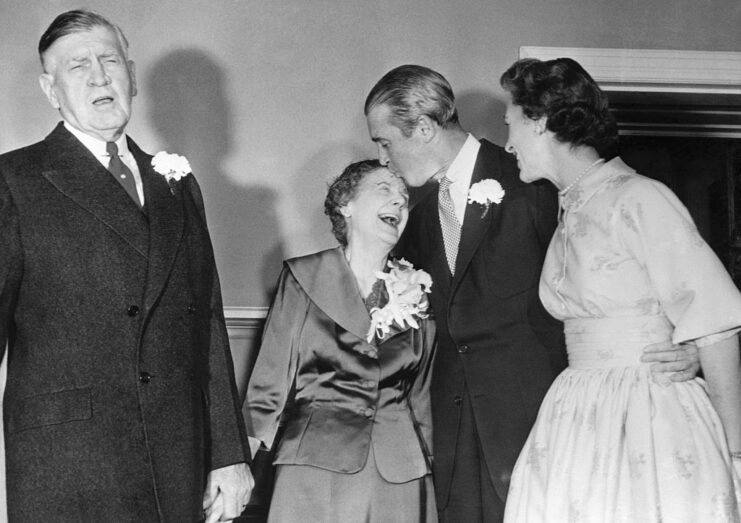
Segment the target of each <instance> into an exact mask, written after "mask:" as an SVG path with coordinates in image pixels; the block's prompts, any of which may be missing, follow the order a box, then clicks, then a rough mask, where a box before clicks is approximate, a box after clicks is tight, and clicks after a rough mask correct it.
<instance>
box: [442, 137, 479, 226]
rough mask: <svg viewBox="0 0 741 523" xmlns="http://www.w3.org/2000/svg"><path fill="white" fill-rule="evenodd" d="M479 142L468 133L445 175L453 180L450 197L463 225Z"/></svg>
mask: <svg viewBox="0 0 741 523" xmlns="http://www.w3.org/2000/svg"><path fill="white" fill-rule="evenodd" d="M480 148H481V142H479V141H478V140H477V139H476V138H475V137H474V136H473V135H472V134H471V133H468V137H467V138H466V141H465V142H464V143H463V146H462V147H461V150H460V151H458V154H457V155H456V157H455V159H454V160H453V163H451V164H450V167H448V170H447V172H446V173H445V176H447V177H448V178H449V179H450V180H451V182H452V183H451V185H450V199H451V200H453V207H454V208H455V215H456V217H457V218H458V222H459V223H460V224H461V225H463V218H464V217H465V215H466V205H467V204H468V189H469V188H470V186H471V178H472V177H473V169H474V167H475V166H476V159H477V158H478V156H479V149H480Z"/></svg>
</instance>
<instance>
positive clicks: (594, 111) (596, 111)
mask: <svg viewBox="0 0 741 523" xmlns="http://www.w3.org/2000/svg"><path fill="white" fill-rule="evenodd" d="M499 83H500V84H501V85H502V87H503V88H504V90H505V91H507V92H509V93H510V94H511V95H512V103H513V104H515V105H518V106H520V107H522V112H523V113H524V114H525V116H527V117H528V118H532V119H534V120H536V119H538V118H540V117H541V116H545V117H546V119H547V120H546V129H548V130H549V131H551V132H553V133H554V134H555V135H556V139H557V140H558V141H560V142H564V143H569V144H571V146H572V147H578V146H581V145H586V146H589V147H594V148H595V149H596V150H597V152H598V153H599V154H600V155H601V156H611V155H614V152H613V151H614V149H615V147H616V146H617V141H618V127H617V122H616V121H615V117H614V116H613V115H612V113H610V111H609V109H608V103H607V96H606V95H605V93H603V92H602V90H601V89H600V88H599V86H598V85H597V82H595V81H594V79H592V77H591V76H590V75H589V73H587V72H586V71H585V70H584V68H583V67H582V66H581V65H579V63H577V62H576V61H575V60H572V59H571V58H556V59H555V60H548V61H540V60H536V59H534V58H525V59H522V60H518V61H517V62H515V63H514V64H512V66H510V68H509V69H507V70H506V71H505V72H504V74H502V76H501V78H500V79H499Z"/></svg>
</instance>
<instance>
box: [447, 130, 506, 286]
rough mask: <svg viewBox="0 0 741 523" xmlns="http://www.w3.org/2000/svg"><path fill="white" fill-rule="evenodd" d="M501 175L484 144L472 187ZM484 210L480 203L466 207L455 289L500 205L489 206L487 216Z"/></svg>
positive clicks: (459, 246) (457, 259) (494, 218)
mask: <svg viewBox="0 0 741 523" xmlns="http://www.w3.org/2000/svg"><path fill="white" fill-rule="evenodd" d="M499 173H500V169H499V166H498V165H497V164H496V162H495V161H492V159H491V158H490V157H489V156H488V155H487V154H486V153H485V144H482V146H481V148H480V149H479V155H478V157H477V158H476V164H475V166H474V168H473V174H472V175H471V185H473V184H475V183H478V182H480V181H481V180H483V179H485V178H494V179H497V178H498V177H499ZM484 209H485V208H484V206H483V205H481V204H478V203H469V204H468V205H466V214H465V217H464V218H463V230H462V231H461V242H460V244H459V245H458V257H457V258H456V261H455V277H454V278H453V288H454V289H455V287H457V285H458V283H460V281H461V278H462V276H463V274H465V272H466V269H467V268H468V265H469V264H470V263H471V259H472V258H473V255H474V253H475V252H476V249H478V247H479V244H480V243H481V241H482V240H483V239H484V236H485V233H486V231H487V230H488V229H489V227H491V225H492V224H493V223H494V221H495V220H496V219H497V215H498V214H499V205H498V204H491V205H489V209H488V210H487V211H486V214H484Z"/></svg>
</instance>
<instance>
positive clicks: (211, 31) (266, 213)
mask: <svg viewBox="0 0 741 523" xmlns="http://www.w3.org/2000/svg"><path fill="white" fill-rule="evenodd" d="M84 5H85V6H86V7H89V8H92V9H95V10H97V11H99V12H101V13H102V14H104V15H105V16H107V17H109V18H110V19H111V20H112V21H114V22H116V23H118V24H119V25H120V26H121V27H122V29H123V30H124V32H125V33H126V35H127V37H128V39H129V41H130V42H131V49H130V52H131V58H133V59H134V60H135V62H136V64H137V77H138V85H139V91H140V92H139V95H138V96H137V98H136V99H135V106H134V116H133V118H132V121H131V123H130V125H129V127H128V133H129V134H130V135H131V136H132V137H133V138H134V139H135V140H136V141H137V142H138V143H139V144H140V145H141V146H142V147H143V148H144V149H145V150H147V151H149V152H152V153H154V152H157V151H159V150H162V149H165V150H168V151H170V152H177V153H179V154H183V155H186V156H187V157H188V158H189V159H190V161H191V164H192V165H193V167H194V172H195V175H196V177H197V178H198V180H199V181H200V183H201V185H202V188H203V191H204V194H205V198H206V205H207V213H208V218H209V221H210V227H211V232H212V237H213V241H214V247H215V250H216V255H217V263H218V264H219V270H220V273H221V281H222V288H223V294H224V303H225V305H227V306H266V305H268V304H269V300H270V292H271V288H272V286H273V284H274V282H275V280H276V277H277V275H278V272H279V271H280V267H281V260H282V259H283V258H284V257H289V256H295V255H298V254H303V253H308V252H311V251H314V250H318V249H320V248H324V247H328V246H332V245H334V240H333V238H332V236H331V234H330V233H329V228H328V220H327V218H326V217H325V216H324V215H323V212H322V209H323V207H322V204H323V199H324V193H325V189H326V183H327V181H328V180H329V179H330V178H332V177H334V176H336V175H337V174H339V172H340V171H341V169H342V168H343V167H344V166H345V165H346V164H347V163H349V162H350V161H353V160H357V159H360V158H362V157H366V156H375V150H374V147H373V146H372V144H371V143H370V141H369V140H368V138H367V131H366V128H365V120H364V117H363V113H362V108H363V102H364V100H365V96H366V95H367V93H368V91H369V90H370V88H371V87H372V86H373V84H374V83H375V82H376V81H377V80H378V79H379V78H380V77H381V76H382V75H383V74H384V73H385V72H386V71H388V70H389V69H391V68H392V67H395V66H397V65H400V64H403V63H418V64H423V65H427V66H429V67H432V68H433V69H436V70H438V71H440V72H441V73H443V74H444V75H445V76H446V77H447V78H448V79H449V80H450V82H451V84H452V85H453V88H454V89H455V91H456V94H457V97H458V104H459V107H460V112H461V118H462V121H463V124H464V126H466V127H467V128H468V129H469V130H470V131H472V132H474V134H476V135H477V136H478V137H486V138H489V139H491V140H493V141H495V142H498V143H503V141H504V139H505V133H506V131H505V129H504V126H503V125H502V109H503V101H502V100H503V95H502V93H501V91H500V89H499V86H498V78H499V75H500V73H501V72H502V71H503V70H504V69H506V67H507V66H509V65H510V64H511V63H512V62H513V61H514V60H515V59H516V58H517V56H518V48H519V47H520V46H523V45H535V46H559V47H562V46H576V47H620V48H655V49H690V50H710V51H741V29H739V28H741V23H740V22H741V3H739V1H738V0H722V1H710V2H697V1H696V0H693V1H690V0H654V1H650V0H648V1H647V0H630V1H626V0H542V1H541V0H518V1H515V0H499V1H494V0H486V1H483V0H482V1H473V0H472V1H458V2H456V1H450V0H386V1H369V0H332V1H330V0H260V1H257V0H231V1H228V0H223V1H217V0H211V1H203V0H202V1H194V0H158V1H156V2H151V1H143V0H119V1H117V2H105V1H100V0H87V1H86V2H85V4H84ZM79 6H80V4H79V3H78V2H70V1H66V0H54V1H51V0H47V1H36V0H34V1H31V2H29V1H28V0H2V4H0V42H1V43H0V72H1V73H0V93H1V94H2V96H0V152H4V151H7V150H10V149H14V148H16V147H19V146H22V145H26V144H28V143H32V142H35V141H38V140H40V139H42V138H43V137H44V136H45V135H46V134H48V132H49V131H50V130H51V129H52V127H53V126H54V124H55V123H56V122H57V121H58V120H59V118H58V115H57V113H56V112H55V111H54V110H53V109H52V108H51V107H50V106H49V104H48V103H47V101H46V99H45V98H44V96H43V94H42V92H41V90H40V89H39V87H38V82H37V76H38V74H39V72H40V66H39V62H38V58H37V56H36V51H35V50H36V46H37V43H38V38H39V36H40V35H41V33H42V32H43V31H44V29H45V28H46V27H47V26H48V24H49V23H50V22H51V20H52V19H53V18H54V16H56V15H57V14H58V13H60V12H62V11H65V10H67V9H72V8H76V7H79Z"/></svg>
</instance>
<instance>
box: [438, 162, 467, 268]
mask: <svg viewBox="0 0 741 523" xmlns="http://www.w3.org/2000/svg"><path fill="white" fill-rule="evenodd" d="M451 183H453V182H452V181H451V180H450V178H448V177H447V176H443V177H442V178H441V179H440V188H439V191H438V195H437V203H438V205H437V207H438V211H439V214H440V228H441V229H442V230H443V243H444V244H445V257H446V258H447V260H448V267H449V268H450V274H453V275H455V259H456V258H457V257H458V244H459V243H460V241H461V224H460V222H459V221H458V217H457V216H456V214H455V207H454V206H453V200H452V199H451V198H450V184H451Z"/></svg>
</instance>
